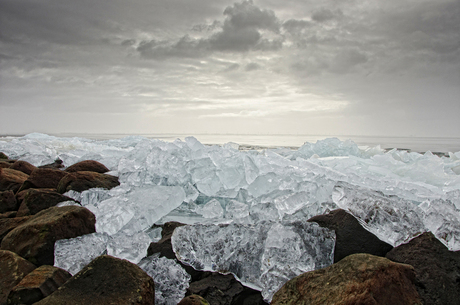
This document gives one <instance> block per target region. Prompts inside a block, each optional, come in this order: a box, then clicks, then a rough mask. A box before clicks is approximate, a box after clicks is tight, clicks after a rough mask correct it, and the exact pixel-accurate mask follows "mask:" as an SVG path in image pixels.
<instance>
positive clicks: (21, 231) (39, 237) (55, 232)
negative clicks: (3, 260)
mask: <svg viewBox="0 0 460 305" xmlns="http://www.w3.org/2000/svg"><path fill="white" fill-rule="evenodd" d="M95 223H96V218H95V216H94V214H93V213H91V212H90V211H89V210H88V209H86V208H83V207H78V206H65V207H51V208H48V209H46V210H43V211H41V212H39V213H38V214H36V215H34V216H32V218H31V219H29V220H28V221H27V222H25V223H23V224H22V225H20V226H18V227H16V228H15V229H13V230H12V231H11V232H10V233H8V234H7V235H6V236H5V237H4V238H3V240H2V243H1V249H3V250H10V251H13V252H16V253H17V254H19V255H20V256H22V257H23V258H25V259H27V260H29V261H30V262H32V263H34V264H35V265H37V266H41V265H54V243H55V241H56V240H59V239H67V238H73V237H77V236H81V235H84V234H89V233H94V232H95Z"/></svg>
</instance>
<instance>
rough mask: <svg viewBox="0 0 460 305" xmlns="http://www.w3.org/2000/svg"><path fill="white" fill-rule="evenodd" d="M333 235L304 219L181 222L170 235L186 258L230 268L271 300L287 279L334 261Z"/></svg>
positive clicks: (201, 265) (211, 267) (201, 266)
mask: <svg viewBox="0 0 460 305" xmlns="http://www.w3.org/2000/svg"><path fill="white" fill-rule="evenodd" d="M334 240H335V238H334V235H333V233H332V232H331V231H329V230H327V229H324V228H320V227H319V226H317V225H316V224H313V223H307V222H305V221H296V222H291V223H278V222H260V223H258V224H256V225H243V224H229V225H219V226H217V225H195V226H183V227H179V228H176V230H175V231H174V233H173V236H172V239H171V241H172V245H173V249H174V252H175V253H176V256H177V257H178V259H179V260H181V261H182V262H184V263H186V264H188V265H190V266H192V267H194V268H195V269H197V270H205V271H217V272H222V273H229V272H231V273H233V274H234V275H235V276H236V277H237V278H238V279H239V280H240V281H241V282H242V283H243V284H244V285H246V286H249V287H252V288H254V289H257V290H261V291H262V296H263V297H264V299H265V300H267V301H269V300H271V298H272V296H273V294H274V293H275V292H276V291H277V290H278V289H279V288H280V287H281V286H282V285H283V284H284V283H285V282H286V281H288V280H289V279H291V278H293V277H295V276H297V275H299V274H302V273H304V272H307V271H311V270H316V269H319V268H323V267H326V266H329V265H330V264H332V261H333V249H334Z"/></svg>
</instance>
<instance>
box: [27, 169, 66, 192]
mask: <svg viewBox="0 0 460 305" xmlns="http://www.w3.org/2000/svg"><path fill="white" fill-rule="evenodd" d="M66 174H67V173H65V172H63V171H61V170H57V169H50V168H37V169H36V170H34V171H33V172H32V174H30V176H29V178H28V179H27V180H26V181H24V184H23V185H22V186H21V188H20V190H19V192H21V191H23V190H27V189H30V188H52V189H56V188H57V186H58V184H59V181H61V179H62V178H63V177H64V176H65V175H66Z"/></svg>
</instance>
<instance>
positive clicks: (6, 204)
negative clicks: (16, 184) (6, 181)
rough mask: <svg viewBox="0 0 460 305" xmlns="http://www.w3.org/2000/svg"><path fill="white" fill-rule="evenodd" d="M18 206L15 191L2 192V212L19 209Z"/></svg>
mask: <svg viewBox="0 0 460 305" xmlns="http://www.w3.org/2000/svg"><path fill="white" fill-rule="evenodd" d="M18 207H19V206H18V204H17V201H16V197H15V196H14V192H13V191H11V190H10V191H4V192H0V213H5V212H8V211H17V210H18Z"/></svg>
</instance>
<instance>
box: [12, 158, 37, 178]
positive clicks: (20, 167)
mask: <svg viewBox="0 0 460 305" xmlns="http://www.w3.org/2000/svg"><path fill="white" fill-rule="evenodd" d="M10 168H11V169H15V170H17V171H20V172H23V173H24V174H27V175H30V174H31V173H32V172H33V171H34V170H35V169H37V167H35V166H34V165H32V164H30V163H29V162H27V161H21V160H18V161H16V162H14V163H13V164H11V166H10Z"/></svg>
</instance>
